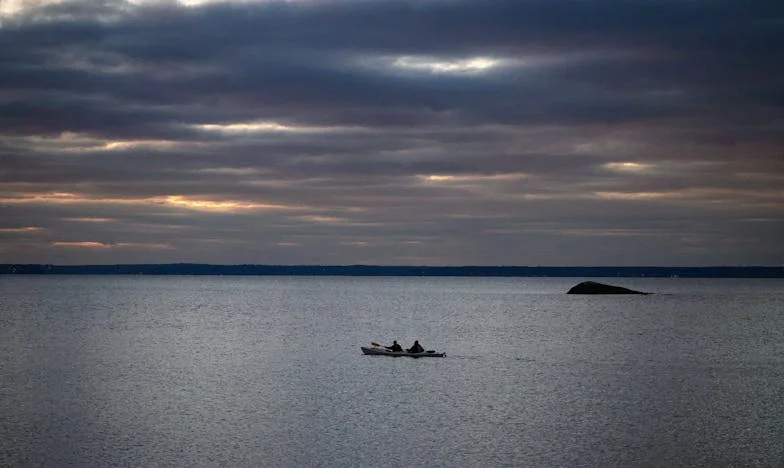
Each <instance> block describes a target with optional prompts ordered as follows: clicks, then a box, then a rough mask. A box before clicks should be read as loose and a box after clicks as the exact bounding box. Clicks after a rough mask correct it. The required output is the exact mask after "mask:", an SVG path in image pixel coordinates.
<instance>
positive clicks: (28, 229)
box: [0, 226, 43, 233]
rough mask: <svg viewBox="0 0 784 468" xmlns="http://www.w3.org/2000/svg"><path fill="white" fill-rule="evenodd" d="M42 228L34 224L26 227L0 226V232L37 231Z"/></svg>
mask: <svg viewBox="0 0 784 468" xmlns="http://www.w3.org/2000/svg"><path fill="white" fill-rule="evenodd" d="M42 230H43V228H39V227H34V226H27V227H20V228H0V232H13V233H28V232H39V231H42Z"/></svg>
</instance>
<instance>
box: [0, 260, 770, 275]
mask: <svg viewBox="0 0 784 468" xmlns="http://www.w3.org/2000/svg"><path fill="white" fill-rule="evenodd" d="M0 274H6V275H9V274H18V275H245V276H483V277H515V276H519V277H563V278H569V277H596V278H607V277H652V278H668V277H680V278H784V267H772V266H707V267H660V266H656V267H646V266H640V267H629V266H573V267H552V266H534V267H531V266H438V267H436V266H381V265H208V264H196V263H171V264H149V265H133V264H127V265H23V264H2V265H0Z"/></svg>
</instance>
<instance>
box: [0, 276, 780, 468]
mask: <svg viewBox="0 0 784 468" xmlns="http://www.w3.org/2000/svg"><path fill="white" fill-rule="evenodd" d="M578 281H579V280H578V279H541V278H535V279H534V278H492V279H491V278H307V277H291V278H283V277H280V278H264V277H252V278H234V277H0V293H2V294H0V325H1V328H0V465H3V466H67V465H79V466H106V465H115V464H116V465H133V466H165V465H168V466H171V465H179V466H182V465H187V466H203V465H221V466H377V465H379V464H394V465H401V466H405V465H409V466H450V467H454V466H477V465H480V464H483V465H489V466H579V465H584V466H607V465H621V466H634V465H647V466H651V465H658V466H660V465H665V466H687V465H702V466H705V465H714V466H715V465H722V466H727V465H741V466H749V465H764V466H771V465H776V464H778V463H780V462H781V460H784V444H782V443H781V440H782V433H781V414H784V396H783V395H784V388H783V387H784V379H783V378H782V377H784V376H783V375H782V373H784V336H783V335H784V316H782V314H781V313H780V311H781V310H784V307H782V305H783V304H782V299H781V298H782V297H784V296H782V292H784V286H782V285H781V284H780V283H779V282H776V281H775V280H770V281H769V280H669V279H667V280H654V279H622V280H621V281H617V279H616V281H614V283H615V284H621V285H623V286H627V287H632V288H635V289H643V290H648V291H654V292H657V293H658V294H654V295H652V296H615V297H608V296H568V295H565V294H564V292H565V291H566V290H567V289H568V288H569V287H570V286H572V285H574V284H576V283H577V282H578ZM392 339H398V340H399V341H401V343H402V344H403V345H404V346H409V345H410V344H411V343H412V342H413V340H414V339H418V340H419V341H420V342H421V343H422V344H423V346H424V347H425V348H427V349H438V350H443V351H446V352H447V353H448V357H447V358H445V359H390V358H385V357H373V356H363V355H362V354H361V352H360V350H359V346H360V345H366V344H368V343H370V342H371V341H383V342H390V341H391V340H392Z"/></svg>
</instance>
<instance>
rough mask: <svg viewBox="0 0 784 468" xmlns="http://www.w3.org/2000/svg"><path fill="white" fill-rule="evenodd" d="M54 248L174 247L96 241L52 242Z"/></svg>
mask: <svg viewBox="0 0 784 468" xmlns="http://www.w3.org/2000/svg"><path fill="white" fill-rule="evenodd" d="M50 245H51V246H52V247H76V248H87V249H140V250H170V249H172V246H170V245H169V244H161V243H153V244H147V243H142V242H115V243H103V242H94V241H77V242H52V243H51V244H50Z"/></svg>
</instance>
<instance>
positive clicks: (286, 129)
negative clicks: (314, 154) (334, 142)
mask: <svg viewBox="0 0 784 468" xmlns="http://www.w3.org/2000/svg"><path fill="white" fill-rule="evenodd" d="M193 127H194V128H196V129H198V130H202V131H207V132H217V133H228V134H247V133H327V132H337V131H345V130H352V128H351V127H318V126H307V125H292V124H282V123H279V122H275V121H271V120H252V121H248V122H239V123H231V124H198V125H194V126H193Z"/></svg>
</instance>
